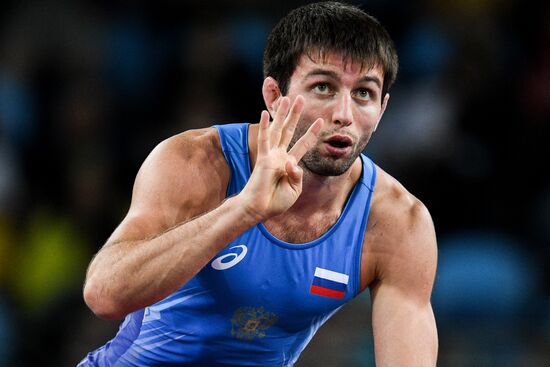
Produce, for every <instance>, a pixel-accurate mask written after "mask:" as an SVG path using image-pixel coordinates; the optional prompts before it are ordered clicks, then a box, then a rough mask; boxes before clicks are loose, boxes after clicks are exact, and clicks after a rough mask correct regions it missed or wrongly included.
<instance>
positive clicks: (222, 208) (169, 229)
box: [84, 130, 258, 319]
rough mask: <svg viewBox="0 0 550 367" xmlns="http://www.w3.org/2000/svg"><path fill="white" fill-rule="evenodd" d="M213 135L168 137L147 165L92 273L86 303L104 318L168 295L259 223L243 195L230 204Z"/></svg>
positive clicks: (203, 132) (225, 172) (197, 133)
mask: <svg viewBox="0 0 550 367" xmlns="http://www.w3.org/2000/svg"><path fill="white" fill-rule="evenodd" d="M213 134H214V132H213V131H212V130H209V131H208V130H199V131H192V132H188V133H184V134H182V135H180V136H178V137H174V138H171V139H168V140H167V141H165V142H163V143H161V144H160V145H159V146H158V147H157V148H155V150H153V152H152V153H151V154H150V156H149V157H148V158H147V160H146V161H145V162H144V164H143V165H142V167H141V169H140V171H139V173H138V175H137V177H136V181H135V184H134V190H133V195H132V203H131V206H130V210H129V212H128V214H127V216H126V217H125V218H124V220H123V221H122V223H121V224H120V225H119V226H118V228H117V229H116V230H115V231H114V233H113V234H112V235H111V237H110V238H109V240H108V241H107V243H106V244H105V245H104V246H103V248H102V249H101V250H100V251H99V253H98V254H97V255H96V256H95V257H94V259H93V261H92V262H91V264H90V266H89V268H88V273H87V277H86V283H85V287H84V298H85V301H86V303H87V304H88V306H89V307H90V308H91V309H92V310H93V311H94V313H96V314H97V315H98V316H100V317H103V318H107V319H118V318H121V317H124V315H126V314H127V313H129V312H132V311H134V310H137V309H140V308H143V307H145V306H148V305H150V304H153V303H155V302H156V301H158V300H160V299H162V298H164V297H166V296H167V295H168V294H170V293H172V292H173V291H174V290H176V289H177V288H179V287H180V286H181V285H183V284H184V283H186V282H187V281H188V280H189V279H191V278H192V277H193V276H194V275H195V274H196V273H197V272H198V271H199V270H200V269H201V268H202V267H203V266H204V265H206V264H207V262H208V261H209V260H210V259H211V258H212V257H214V256H215V255H216V254H217V253H218V252H219V251H220V250H221V249H223V247H224V246H225V245H226V244H227V243H229V242H230V241H231V240H233V239H234V238H236V237H237V236H238V235H239V234H240V233H242V232H244V231H246V230H247V229H248V228H250V227H252V226H253V225H255V224H256V222H257V221H258V218H256V217H255V216H253V215H251V214H250V213H248V212H247V210H246V208H247V206H246V205H245V204H244V203H242V197H239V196H235V197H233V198H230V199H228V200H225V201H223V202H222V200H223V199H224V196H225V195H224V194H225V189H226V184H227V179H228V175H229V173H228V169H227V166H225V164H224V163H223V156H222V155H221V151H220V150H219V148H218V147H214V146H215V145H216V144H213V140H214V137H213ZM220 203H221V204H220Z"/></svg>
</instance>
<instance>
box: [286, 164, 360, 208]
mask: <svg viewBox="0 0 550 367" xmlns="http://www.w3.org/2000/svg"><path fill="white" fill-rule="evenodd" d="M302 168H303V170H304V178H303V182H302V194H301V195H300V197H299V198H298V200H297V201H296V203H294V205H293V206H292V207H291V208H290V209H289V210H290V211H292V212H301V213H304V212H306V213H307V212H315V211H318V210H323V211H327V212H328V213H338V215H340V213H341V211H342V209H343V207H344V205H345V203H346V201H347V198H348V197H349V195H350V193H351V191H352V190H353V187H354V185H355V183H356V182H357V180H358V179H359V176H360V175H361V169H362V168H361V160H360V159H357V161H356V162H355V163H354V164H353V165H352V166H351V167H350V169H349V170H348V171H346V172H345V173H344V174H342V175H340V176H319V175H317V174H315V173H313V172H311V171H309V170H308V169H307V168H305V167H304V166H303V165H302Z"/></svg>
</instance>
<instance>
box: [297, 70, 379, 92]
mask: <svg viewBox="0 0 550 367" xmlns="http://www.w3.org/2000/svg"><path fill="white" fill-rule="evenodd" d="M317 75H322V76H328V77H330V78H333V79H338V74H337V73H336V72H334V71H332V70H325V69H313V70H311V71H310V72H309V73H307V74H306V79H307V78H309V77H312V76H317ZM359 81H360V82H373V83H375V84H376V85H377V86H378V88H380V89H382V81H381V80H380V78H378V77H377V76H371V75H365V76H364V77H362V78H361V79H360V80H359Z"/></svg>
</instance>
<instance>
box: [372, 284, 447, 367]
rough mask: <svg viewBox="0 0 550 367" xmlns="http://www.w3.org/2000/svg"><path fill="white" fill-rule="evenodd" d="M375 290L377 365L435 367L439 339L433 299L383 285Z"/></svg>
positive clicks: (374, 324)
mask: <svg viewBox="0 0 550 367" xmlns="http://www.w3.org/2000/svg"><path fill="white" fill-rule="evenodd" d="M372 293H373V297H372V299H373V310H372V328H373V333H374V341H375V343H374V344H375V355H376V365H377V366H379V367H380V366H405V365H406V366H435V364H436V358H437V344H438V341H437V330H436V324H435V318H434V315H433V311H432V307H431V304H430V302H429V301H428V302H418V301H417V300H415V299H414V298H411V297H409V296H408V295H407V293H405V292H402V291H401V290H400V289H399V288H396V287H392V286H385V285H382V284H381V285H380V286H378V287H375V288H374V289H373V292H372Z"/></svg>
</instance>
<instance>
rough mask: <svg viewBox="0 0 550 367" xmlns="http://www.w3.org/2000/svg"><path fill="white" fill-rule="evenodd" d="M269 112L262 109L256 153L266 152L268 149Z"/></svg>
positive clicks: (262, 153)
mask: <svg viewBox="0 0 550 367" xmlns="http://www.w3.org/2000/svg"><path fill="white" fill-rule="evenodd" d="M268 128H269V112H267V111H265V110H264V111H262V115H261V117H260V128H259V129H258V155H264V154H267V152H268V150H269V134H268Z"/></svg>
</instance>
